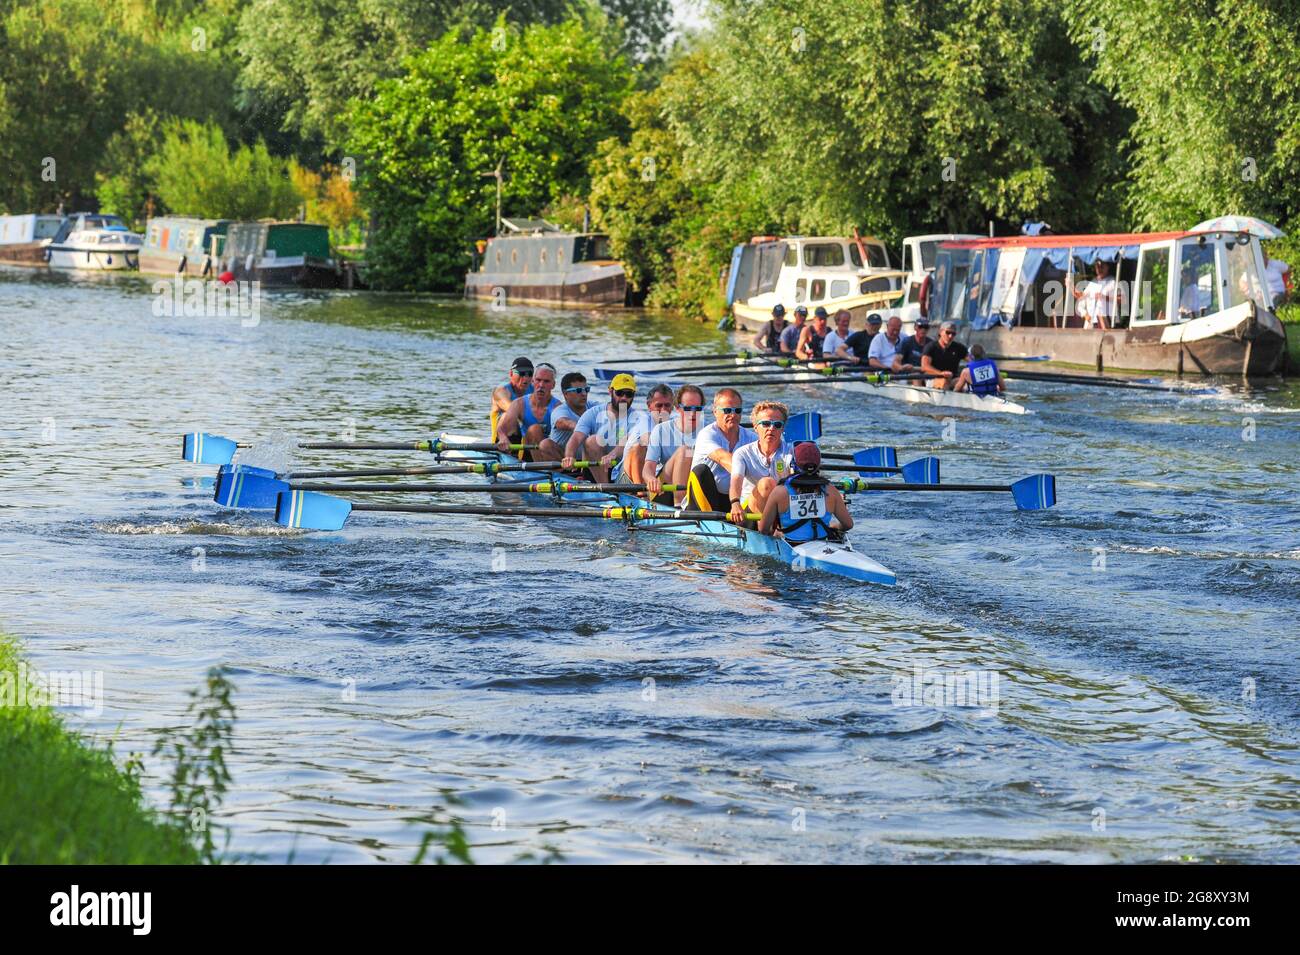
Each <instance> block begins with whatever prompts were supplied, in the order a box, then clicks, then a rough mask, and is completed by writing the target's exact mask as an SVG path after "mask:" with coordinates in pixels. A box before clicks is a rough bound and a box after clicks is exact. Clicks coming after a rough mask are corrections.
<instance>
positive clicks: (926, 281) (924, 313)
mask: <svg viewBox="0 0 1300 955" xmlns="http://www.w3.org/2000/svg"><path fill="white" fill-rule="evenodd" d="M932 278H933V276H932V275H931V273H929V272H926V273H925V278H923V279H922V280H921V292H920V294H919V295H918V296H917V302H916V304H917V305H918V306H919V307H920V309H921V317H922V318H929V317H930V290H931V286H932V285H933V284H934V283H933V282H932V281H931V279H932Z"/></svg>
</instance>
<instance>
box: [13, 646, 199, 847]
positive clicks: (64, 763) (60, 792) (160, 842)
mask: <svg viewBox="0 0 1300 955" xmlns="http://www.w3.org/2000/svg"><path fill="white" fill-rule="evenodd" d="M22 666H24V665H23V663H22V660H21V658H20V657H19V655H18V653H17V650H16V648H15V646H14V644H13V642H12V641H11V640H10V639H9V638H8V637H6V636H4V635H3V634H0V687H4V686H5V684H7V685H8V693H7V694H5V693H0V766H3V767H4V771H3V772H0V863H7V864H23V865H26V864H47V865H48V864H67V863H78V864H96V865H125V864H140V863H148V864H161V863H195V862H198V861H199V860H200V854H199V852H198V851H197V849H196V848H195V846H194V844H193V843H192V841H191V834H190V832H188V831H187V829H186V828H185V827H184V826H182V825H180V824H178V823H177V822H175V821H174V820H172V819H169V818H167V817H164V816H162V815H161V814H159V813H156V812H154V811H153V810H152V809H150V808H149V807H148V805H147V804H146V803H145V801H144V798H143V796H142V794H141V792H140V785H139V780H138V776H137V773H136V772H134V771H133V770H132V769H131V767H130V765H129V764H128V765H126V767H125V768H124V767H123V766H120V765H119V764H118V761H117V759H116V758H115V754H114V752H113V749H112V747H111V746H101V745H99V744H97V743H93V742H89V741H87V740H85V739H83V738H82V737H81V736H79V735H78V734H76V733H73V732H71V731H70V730H68V728H67V727H66V726H65V725H64V723H63V721H62V719H60V717H59V716H58V714H57V713H56V712H55V711H54V710H52V709H50V708H49V707H48V706H44V705H28V704H27V702H26V701H19V700H17V699H16V695H17V692H18V689H19V688H20V687H22V688H23V689H24V690H25V689H26V687H27V686H28V684H27V675H26V674H25V673H24V674H20V667H22Z"/></svg>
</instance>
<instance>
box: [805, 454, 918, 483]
mask: <svg viewBox="0 0 1300 955" xmlns="http://www.w3.org/2000/svg"><path fill="white" fill-rule="evenodd" d="M821 454H822V460H823V461H852V462H853V463H854V464H856V465H858V467H859V468H862V469H863V470H860V471H858V473H859V474H860V475H862V476H863V477H870V476H871V475H873V474H901V473H902V469H901V468H899V466H898V451H897V449H895V448H891V447H887V446H881V447H876V448H863V449H862V450H860V451H854V452H853V453H852V454H847V453H844V452H837V451H822V453H821ZM938 461H939V459H938V458H935V481H936V482H937V481H938V480H939V477H938V474H939V472H938ZM825 467H830V465H825ZM917 480H918V481H922V482H926V479H925V478H918V479H917ZM926 483H928V482H926Z"/></svg>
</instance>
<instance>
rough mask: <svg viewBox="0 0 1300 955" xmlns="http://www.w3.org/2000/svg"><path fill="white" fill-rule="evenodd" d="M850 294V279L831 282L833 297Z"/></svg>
mask: <svg viewBox="0 0 1300 955" xmlns="http://www.w3.org/2000/svg"><path fill="white" fill-rule="evenodd" d="M848 294H849V280H848V279H836V280H835V281H834V282H832V283H831V298H843V297H844V296H845V295H848Z"/></svg>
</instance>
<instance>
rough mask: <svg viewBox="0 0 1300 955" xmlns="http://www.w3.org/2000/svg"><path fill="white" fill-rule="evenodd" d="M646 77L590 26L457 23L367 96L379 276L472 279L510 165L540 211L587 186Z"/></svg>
mask: <svg viewBox="0 0 1300 955" xmlns="http://www.w3.org/2000/svg"><path fill="white" fill-rule="evenodd" d="M631 85H632V76H631V71H630V69H629V67H628V66H627V64H626V62H625V61H624V60H623V58H622V57H619V56H613V57H611V56H610V55H609V54H608V52H607V51H606V50H605V49H603V48H602V47H601V45H600V44H599V43H598V42H597V40H596V39H595V38H594V36H593V35H592V34H591V33H590V32H589V31H588V30H586V29H585V28H584V27H583V25H582V24H581V23H579V22H576V21H569V22H566V23H563V24H560V25H557V26H553V27H546V26H532V27H527V28H525V29H523V30H519V29H516V28H512V27H509V26H508V25H507V24H506V22H505V21H504V19H503V20H499V21H498V23H497V25H496V26H495V27H494V28H493V29H492V30H486V29H481V30H478V31H475V32H474V33H472V34H469V35H467V36H464V37H462V36H461V35H460V34H458V33H449V34H446V35H444V36H443V37H441V38H440V39H438V40H437V41H435V42H434V43H433V44H431V45H430V46H429V48H428V49H427V50H425V51H424V52H423V53H421V54H419V55H418V56H415V57H413V58H411V59H410V60H409V61H408V63H407V71H406V74H405V75H404V76H402V77H400V78H397V79H394V80H388V81H384V82H381V83H380V84H379V85H378V86H377V88H376V91H375V94H374V96H373V97H372V98H371V99H369V100H366V101H358V102H357V103H355V104H354V106H353V108H352V111H351V113H350V117H349V118H350V122H351V126H352V129H353V131H354V133H353V138H352V140H351V143H350V147H349V148H350V152H351V154H352V155H354V156H356V157H357V171H358V181H359V185H360V188H361V195H362V201H363V202H364V203H365V205H366V206H367V208H369V209H370V210H371V211H372V212H373V214H374V216H375V218H376V220H377V225H378V229H377V230H376V232H375V234H374V236H373V237H372V242H371V244H370V247H369V249H368V252H367V258H368V260H369V262H370V263H371V268H370V274H371V276H372V280H373V281H374V282H375V283H376V284H378V285H381V286H384V287H389V288H442V289H449V288H454V287H458V286H459V285H460V284H461V282H462V280H463V272H464V269H465V267H466V265H467V264H468V256H467V249H468V248H469V246H470V244H471V242H472V241H473V239H475V238H476V237H481V236H483V235H485V234H487V233H488V232H489V231H490V230H491V228H492V225H493V217H494V214H495V190H496V185H495V183H494V182H493V180H491V179H489V178H485V177H484V175H483V173H485V172H489V171H491V170H493V169H495V168H496V167H497V164H498V163H499V162H502V163H504V168H505V174H506V181H505V189H504V201H505V207H506V209H507V210H508V211H513V212H514V213H515V214H534V213H536V212H537V211H539V210H541V209H543V208H544V207H545V206H546V205H547V204H548V203H550V202H552V201H554V200H557V199H559V198H560V197H561V196H563V195H565V194H566V193H569V192H575V191H578V192H582V193H585V192H586V190H587V187H588V175H587V164H588V162H589V160H590V158H591V157H592V155H593V154H594V152H595V148H596V144H597V143H598V142H600V141H601V140H602V139H605V138H607V137H608V136H610V135H612V134H615V133H617V132H619V131H621V118H620V116H619V114H618V106H619V103H620V102H621V101H622V99H623V98H624V97H625V96H626V95H627V93H628V92H629V90H630V88H631Z"/></svg>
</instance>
